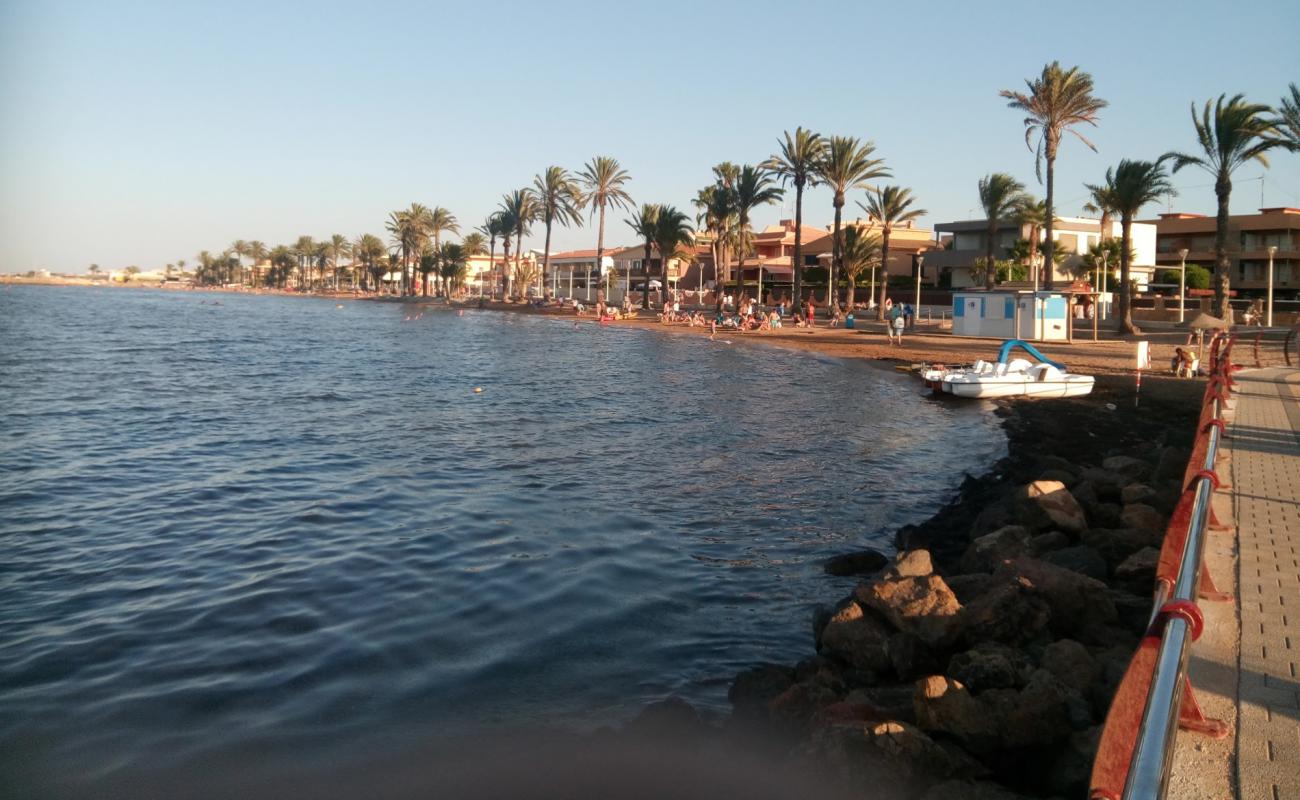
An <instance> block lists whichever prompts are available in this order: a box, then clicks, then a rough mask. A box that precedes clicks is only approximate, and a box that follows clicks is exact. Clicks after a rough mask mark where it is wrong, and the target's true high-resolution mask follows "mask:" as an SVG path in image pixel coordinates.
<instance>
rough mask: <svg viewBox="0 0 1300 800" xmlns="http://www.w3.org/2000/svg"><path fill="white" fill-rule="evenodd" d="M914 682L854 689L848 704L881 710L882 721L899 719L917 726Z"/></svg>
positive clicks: (846, 699) (850, 693)
mask: <svg viewBox="0 0 1300 800" xmlns="http://www.w3.org/2000/svg"><path fill="white" fill-rule="evenodd" d="M914 693H915V686H914V682H912V683H896V684H885V685H882V686H868V687H865V688H862V689H854V690H853V691H851V692H849V695H848V697H846V698H845V701H847V702H858V703H867V704H869V705H871V706H872V707H874V708H878V709H880V710H881V712H882V714H881V718H882V719H897V720H901V721H903V722H909V723H912V724H916V705H915V704H914V703H913V702H912V695H913V694H914Z"/></svg>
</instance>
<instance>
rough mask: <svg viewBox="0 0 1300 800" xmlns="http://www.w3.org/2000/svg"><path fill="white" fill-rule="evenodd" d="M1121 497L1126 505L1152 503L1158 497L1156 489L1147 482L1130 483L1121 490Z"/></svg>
mask: <svg viewBox="0 0 1300 800" xmlns="http://www.w3.org/2000/svg"><path fill="white" fill-rule="evenodd" d="M1119 497H1120V500H1122V501H1123V502H1124V505H1131V504H1133V503H1150V502H1151V501H1152V500H1154V499H1155V497H1156V490H1155V489H1152V488H1151V487H1150V486H1147V485H1146V484H1145V483H1130V484H1129V485H1128V486H1125V487H1124V488H1123V490H1121V491H1120V493H1119Z"/></svg>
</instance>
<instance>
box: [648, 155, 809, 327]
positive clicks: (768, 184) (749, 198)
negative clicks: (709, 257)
mask: <svg viewBox="0 0 1300 800" xmlns="http://www.w3.org/2000/svg"><path fill="white" fill-rule="evenodd" d="M784 194H785V190H783V189H782V188H781V187H780V186H777V185H776V180H775V179H774V178H773V176H772V173H770V172H768V171H767V170H766V169H764V168H763V167H752V166H750V165H749V164H746V165H745V166H743V167H741V168H740V174H739V175H737V176H736V184H735V196H734V200H735V204H736V215H737V217H738V226H737V231H738V232H739V233H740V235H741V236H746V235H747V234H748V232H749V212H751V211H753V210H754V209H756V208H758V207H759V206H762V205H769V204H771V203H775V202H776V201H777V200H780V199H781V197H782V196H783V195H784ZM737 254H738V255H739V263H738V264H737V268H736V294H737V295H739V294H741V293H742V292H743V291H744V290H745V289H744V284H745V248H744V247H743V246H742V247H741V248H740V249H739V251H738V253H737ZM661 255H662V254H661ZM665 288H667V287H665ZM759 302H762V298H759Z"/></svg>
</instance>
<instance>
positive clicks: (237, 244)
mask: <svg viewBox="0 0 1300 800" xmlns="http://www.w3.org/2000/svg"><path fill="white" fill-rule="evenodd" d="M230 252H231V253H233V254H234V256H235V260H236V261H237V262H238V264H239V284H240V285H241V286H242V285H243V284H244V256H246V255H248V242H246V241H244V240H243V239H236V240H235V241H233V242H231V244H230Z"/></svg>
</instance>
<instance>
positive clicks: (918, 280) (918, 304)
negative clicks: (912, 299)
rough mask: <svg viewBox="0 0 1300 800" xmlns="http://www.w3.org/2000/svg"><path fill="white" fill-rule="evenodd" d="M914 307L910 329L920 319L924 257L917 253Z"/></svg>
mask: <svg viewBox="0 0 1300 800" xmlns="http://www.w3.org/2000/svg"><path fill="white" fill-rule="evenodd" d="M915 258H916V305H915V306H913V307H912V327H916V320H918V319H920V318H921V265H922V264H924V263H925V255H924V254H923V253H917V254H916V256H915Z"/></svg>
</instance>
